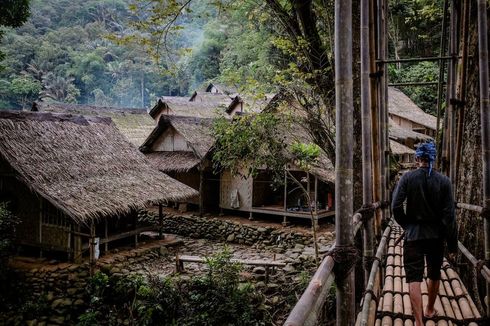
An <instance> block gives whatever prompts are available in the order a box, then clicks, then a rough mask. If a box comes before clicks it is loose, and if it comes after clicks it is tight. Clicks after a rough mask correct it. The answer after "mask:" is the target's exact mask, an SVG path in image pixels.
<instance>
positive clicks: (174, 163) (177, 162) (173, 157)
mask: <svg viewBox="0 0 490 326" xmlns="http://www.w3.org/2000/svg"><path fill="white" fill-rule="evenodd" d="M145 156H146V158H147V159H148V161H150V163H151V164H152V165H153V166H154V167H155V168H157V169H158V170H160V171H162V172H177V173H182V172H188V171H190V170H192V169H193V168H194V167H196V166H197V165H198V164H199V163H201V159H199V158H198V157H197V156H196V154H194V152H153V153H146V154H145Z"/></svg>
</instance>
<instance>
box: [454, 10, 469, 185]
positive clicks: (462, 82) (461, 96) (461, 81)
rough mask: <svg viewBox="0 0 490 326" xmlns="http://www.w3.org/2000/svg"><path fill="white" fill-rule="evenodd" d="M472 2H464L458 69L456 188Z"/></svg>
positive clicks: (463, 113) (461, 145)
mask: <svg viewBox="0 0 490 326" xmlns="http://www.w3.org/2000/svg"><path fill="white" fill-rule="evenodd" d="M469 7H470V2H469V1H464V2H463V19H462V28H463V33H462V35H463V36H462V42H461V43H462V45H461V49H462V54H461V62H460V65H459V67H460V69H458V72H459V78H458V83H457V93H458V94H457V95H458V99H459V101H458V104H457V105H456V107H457V108H458V110H457V111H458V112H457V113H458V123H457V129H456V149H455V167H454V170H455V175H454V177H455V183H454V185H453V186H454V188H456V189H457V188H458V180H459V178H458V174H459V166H460V161H461V155H462V153H461V151H462V148H463V133H464V116H465V103H466V75H467V71H468V33H469V25H470V23H469V19H470V8H469Z"/></svg>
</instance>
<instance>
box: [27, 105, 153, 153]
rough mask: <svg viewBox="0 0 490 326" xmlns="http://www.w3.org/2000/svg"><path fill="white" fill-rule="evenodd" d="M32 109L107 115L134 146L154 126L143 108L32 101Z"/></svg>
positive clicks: (140, 142) (138, 143) (141, 142)
mask: <svg viewBox="0 0 490 326" xmlns="http://www.w3.org/2000/svg"><path fill="white" fill-rule="evenodd" d="M32 111H40V112H52V113H69V114H74V115H85V116H104V117H109V118H111V119H112V121H113V122H114V123H115V125H116V127H117V129H119V131H120V132H121V133H122V134H123V135H124V136H125V137H126V138H127V139H128V140H129V141H130V142H131V143H132V144H133V145H135V146H140V145H141V144H143V142H144V140H145V139H146V137H147V136H148V135H149V134H150V132H151V131H152V130H153V128H154V127H155V121H154V120H152V119H151V117H150V116H148V113H147V112H146V110H145V109H132V108H113V107H105V106H93V105H80V104H69V103H46V102H34V104H33V106H32Z"/></svg>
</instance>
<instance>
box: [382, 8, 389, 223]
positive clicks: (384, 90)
mask: <svg viewBox="0 0 490 326" xmlns="http://www.w3.org/2000/svg"><path fill="white" fill-rule="evenodd" d="M382 9H383V11H382V12H383V15H382V23H383V35H382V36H383V48H382V50H383V60H386V59H387V58H388V17H387V16H388V0H383V8H382ZM382 86H383V88H382V95H383V96H382V100H383V117H382V119H383V126H382V131H383V155H384V160H383V162H384V170H383V174H384V184H383V189H384V197H383V200H384V201H385V203H388V202H389V200H390V191H389V189H390V146H389V144H390V135H389V132H388V129H389V123H388V117H389V115H388V64H386V63H385V64H384V65H383V76H382ZM383 218H384V219H385V220H388V219H389V218H390V209H389V207H385V209H384V213H383Z"/></svg>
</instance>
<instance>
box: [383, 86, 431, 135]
mask: <svg viewBox="0 0 490 326" xmlns="http://www.w3.org/2000/svg"><path fill="white" fill-rule="evenodd" d="M388 115H389V117H390V119H391V120H392V121H393V122H394V123H395V124H397V125H399V126H400V127H402V128H404V129H408V130H412V131H415V132H418V133H421V134H425V135H428V136H430V137H432V138H434V137H435V135H436V130H437V118H436V117H434V116H433V115H431V114H428V113H425V112H424V111H423V110H422V109H421V108H419V107H418V106H417V104H415V103H414V102H413V101H412V100H411V99H410V98H409V97H408V96H407V95H405V94H403V92H402V91H400V90H398V89H396V88H394V87H389V88H388Z"/></svg>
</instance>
